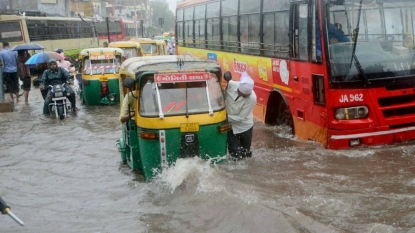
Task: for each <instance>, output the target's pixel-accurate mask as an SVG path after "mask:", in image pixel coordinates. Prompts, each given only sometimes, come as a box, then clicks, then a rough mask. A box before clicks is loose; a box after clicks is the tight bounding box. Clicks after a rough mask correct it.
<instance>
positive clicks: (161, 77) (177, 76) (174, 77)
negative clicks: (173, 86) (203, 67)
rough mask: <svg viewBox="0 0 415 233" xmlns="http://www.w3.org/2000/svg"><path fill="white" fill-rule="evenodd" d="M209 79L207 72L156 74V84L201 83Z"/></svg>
mask: <svg viewBox="0 0 415 233" xmlns="http://www.w3.org/2000/svg"><path fill="white" fill-rule="evenodd" d="M209 79H210V73H209V72H189V73H165V74H156V75H155V82H156V83H178V82H201V81H208V80H209Z"/></svg>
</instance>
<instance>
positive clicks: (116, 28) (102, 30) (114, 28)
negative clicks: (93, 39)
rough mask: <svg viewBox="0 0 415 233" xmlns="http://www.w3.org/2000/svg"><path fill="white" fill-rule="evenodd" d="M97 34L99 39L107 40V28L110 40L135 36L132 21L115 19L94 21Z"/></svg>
mask: <svg viewBox="0 0 415 233" xmlns="http://www.w3.org/2000/svg"><path fill="white" fill-rule="evenodd" d="M96 27H97V31H98V36H99V39H100V40H105V41H108V28H109V32H110V42H114V41H122V40H124V39H126V38H127V39H129V38H132V37H135V25H134V21H131V20H121V19H115V20H113V21H110V22H108V28H107V23H106V22H105V21H104V22H98V23H96Z"/></svg>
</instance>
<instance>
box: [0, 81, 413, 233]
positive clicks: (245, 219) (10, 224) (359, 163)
mask: <svg viewBox="0 0 415 233" xmlns="http://www.w3.org/2000/svg"><path fill="white" fill-rule="evenodd" d="M6 97H8V98H9V96H6ZM78 100H79V99H78ZM30 103H31V105H30V106H29V107H25V106H24V105H23V103H19V104H18V105H17V106H16V107H15V111H14V112H13V113H0V135H1V136H0V195H1V197H2V198H3V199H4V200H5V201H6V202H7V203H8V204H9V205H10V206H11V210H12V212H13V213H14V214H15V215H17V216H18V217H19V218H20V219H21V220H22V221H24V222H25V224H26V225H25V226H23V227H21V226H20V225H18V224H17V223H16V222H14V221H13V220H12V219H11V218H10V217H8V216H7V215H0V232H2V233H9V232H12V233H14V232H34V233H35V232H36V233H40V232H41V233H55V232H77V233H78V232H83V233H84V232H91V233H107V232H108V233H112V232H117V233H120V232H121V233H123V232H137V233H141V232H144V233H146V232H166V233H171V232H173V233H175V232H178V233H179V232H180V233H183V232H185V233H187V232H189V233H194V232H210V233H222V232H223V233H226V232H235V233H236V232H237V233H245V232H246V233H250V232H255V233H263V232H316V233H321V232H358V233H360V232H368V233H372V232H373V233H374V232H384V233H395V232H396V233H398V232H399V233H400V232H405V233H406V232H412V233H413V232H415V159H414V157H415V142H407V143H402V144H398V145H392V146H380V147H370V148H360V149H354V150H338V151H333V150H326V149H323V148H322V147H321V146H320V145H319V144H317V143H314V142H308V141H301V140H298V139H296V138H292V137H291V136H290V135H289V134H287V133H286V132H288V131H287V130H286V129H284V128H281V127H271V126H266V125H264V124H262V123H261V122H256V123H255V127H254V139H253V146H252V147H253V157H252V158H250V159H246V160H244V161H237V162H234V161H228V162H225V163H222V164H220V165H217V166H213V165H210V164H209V163H207V162H205V161H201V160H199V159H197V158H190V159H183V160H179V161H178V162H177V164H176V166H174V167H172V168H170V169H169V170H167V171H165V172H164V173H162V174H161V175H160V176H159V177H158V178H157V179H156V180H155V181H153V182H144V181H143V178H142V176H141V175H140V174H137V173H135V172H131V171H130V169H129V168H128V167H126V166H125V165H122V164H121V163H120V156H119V153H118V151H117V147H116V140H117V139H118V138H119V137H120V135H121V130H120V124H119V123H118V113H119V106H94V107H86V106H82V105H80V104H79V103H78V107H79V108H80V110H79V111H78V113H76V114H72V115H71V116H69V117H68V118H66V119H64V120H56V119H54V118H52V117H46V116H43V115H42V98H41V95H40V93H39V90H38V89H33V90H32V91H31V94H30Z"/></svg>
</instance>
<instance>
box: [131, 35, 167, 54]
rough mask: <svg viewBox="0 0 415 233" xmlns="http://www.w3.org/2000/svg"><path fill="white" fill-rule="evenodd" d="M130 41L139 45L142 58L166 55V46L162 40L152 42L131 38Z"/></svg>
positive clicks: (151, 40)
mask: <svg viewBox="0 0 415 233" xmlns="http://www.w3.org/2000/svg"><path fill="white" fill-rule="evenodd" d="M130 41H136V42H138V43H140V45H141V52H142V53H143V56H162V55H167V54H168V52H167V44H166V42H164V40H153V39H149V38H133V39H130Z"/></svg>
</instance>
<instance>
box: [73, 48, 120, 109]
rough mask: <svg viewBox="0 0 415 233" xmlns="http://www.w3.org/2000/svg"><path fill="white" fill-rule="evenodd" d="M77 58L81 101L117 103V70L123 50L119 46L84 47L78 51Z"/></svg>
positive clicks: (118, 92)
mask: <svg viewBox="0 0 415 233" xmlns="http://www.w3.org/2000/svg"><path fill="white" fill-rule="evenodd" d="M79 60H80V62H81V67H80V70H79V72H82V90H81V93H80V98H81V100H82V102H83V103H85V104H87V105H99V104H106V105H109V104H115V103H118V102H119V101H120V97H119V94H120V91H119V89H120V87H119V77H120V76H119V73H118V71H119V69H120V64H121V63H122V62H123V60H124V51H123V50H122V49H119V48H92V49H84V50H82V51H81V52H80V53H79Z"/></svg>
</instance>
